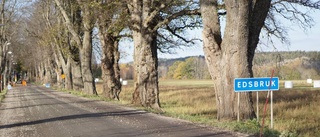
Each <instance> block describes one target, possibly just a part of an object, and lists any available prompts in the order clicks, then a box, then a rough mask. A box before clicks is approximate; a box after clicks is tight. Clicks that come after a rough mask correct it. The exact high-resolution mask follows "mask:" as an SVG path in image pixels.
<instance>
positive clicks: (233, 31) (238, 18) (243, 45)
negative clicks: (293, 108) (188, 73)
mask: <svg viewBox="0 0 320 137" xmlns="http://www.w3.org/2000/svg"><path fill="white" fill-rule="evenodd" d="M200 2H201V14H202V19H203V25H204V28H203V33H202V34H203V40H204V41H203V44H204V53H205V57H206V61H207V64H208V67H209V72H210V75H211V77H212V79H213V81H214V87H215V93H216V103H217V109H218V114H217V118H218V119H219V120H221V119H224V120H232V119H236V117H237V111H238V107H237V94H236V93H235V92H234V89H233V85H234V79H235V78H247V77H253V73H252V60H253V57H254V52H255V49H256V47H257V44H258V41H259V34H260V31H261V28H262V26H263V24H264V20H265V17H266V16H267V13H268V9H269V7H270V2H271V1H268V0H266V1H264V0H259V1H255V2H252V1H251V0H246V1H232V0H230V1H225V7H226V10H227V20H226V27H225V33H224V37H223V38H224V39H223V40H222V36H221V32H220V22H219V17H218V13H217V11H218V9H217V1H207V0H201V1H200ZM240 102H241V103H240V108H241V110H240V117H241V118H242V119H251V118H254V117H255V113H254V109H253V102H252V95H251V93H248V92H245V93H240Z"/></svg>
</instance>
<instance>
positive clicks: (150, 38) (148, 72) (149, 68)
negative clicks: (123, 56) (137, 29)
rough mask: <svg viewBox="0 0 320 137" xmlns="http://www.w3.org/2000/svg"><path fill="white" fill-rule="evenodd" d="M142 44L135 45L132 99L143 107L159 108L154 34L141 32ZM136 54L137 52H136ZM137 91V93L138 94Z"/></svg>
mask: <svg viewBox="0 0 320 137" xmlns="http://www.w3.org/2000/svg"><path fill="white" fill-rule="evenodd" d="M142 36H143V37H142V39H141V41H142V44H141V45H139V46H137V47H135V52H136V53H139V55H138V57H136V60H135V62H137V66H138V68H137V71H138V73H136V77H137V79H136V81H135V82H136V84H135V85H136V87H135V91H134V92H135V94H134V95H138V96H134V100H137V101H138V100H139V101H140V104H142V105H143V106H145V107H151V108H154V109H160V101H159V87H158V57H157V44H156V34H142ZM136 55H137V54H136ZM138 93H139V94H138Z"/></svg>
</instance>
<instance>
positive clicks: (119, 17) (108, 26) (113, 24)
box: [97, 0, 128, 100]
mask: <svg viewBox="0 0 320 137" xmlns="http://www.w3.org/2000/svg"><path fill="white" fill-rule="evenodd" d="M122 3H123V2H121V1H112V0H109V1H104V2H100V4H99V6H98V7H97V9H99V12H97V14H98V28H99V39H100V43H101V47H102V59H101V69H102V79H103V81H104V82H103V94H104V95H105V96H106V97H108V98H110V99H118V100H119V94H120V92H121V82H120V69H119V64H118V62H119V59H120V52H119V49H118V46H119V40H120V38H121V37H120V32H121V31H122V30H123V29H124V28H125V27H126V25H127V22H128V18H127V15H128V14H127V9H126V6H125V4H122Z"/></svg>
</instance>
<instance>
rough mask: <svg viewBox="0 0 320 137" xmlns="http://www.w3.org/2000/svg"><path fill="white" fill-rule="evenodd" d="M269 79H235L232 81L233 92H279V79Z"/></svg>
mask: <svg viewBox="0 0 320 137" xmlns="http://www.w3.org/2000/svg"><path fill="white" fill-rule="evenodd" d="M270 79H271V78H270V77H265V78H235V79H234V91H235V92H246V91H268V90H279V78H278V77H273V78H272V80H270ZM270 84H271V85H270ZM269 88H270V89H269Z"/></svg>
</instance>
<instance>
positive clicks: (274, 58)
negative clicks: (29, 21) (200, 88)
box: [120, 51, 320, 79]
mask: <svg viewBox="0 0 320 137" xmlns="http://www.w3.org/2000/svg"><path fill="white" fill-rule="evenodd" d="M253 64H254V67H253V69H254V70H253V71H254V76H255V77H267V76H270V75H271V70H272V69H273V70H275V76H277V77H279V78H280V79H306V78H313V79H320V52H317V51H312V52H311V51H308V52H307V51H292V52H284V51H281V52H258V53H256V54H255V58H254V61H253ZM132 65H133V63H128V64H121V65H120V69H121V77H122V78H123V79H133V67H132ZM158 72H159V73H158V74H159V78H160V79H210V75H209V72H208V68H207V65H206V62H205V58H204V56H191V57H184V58H175V59H159V65H158Z"/></svg>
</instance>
